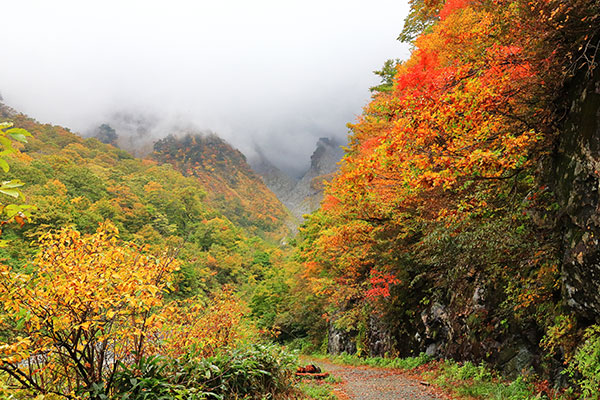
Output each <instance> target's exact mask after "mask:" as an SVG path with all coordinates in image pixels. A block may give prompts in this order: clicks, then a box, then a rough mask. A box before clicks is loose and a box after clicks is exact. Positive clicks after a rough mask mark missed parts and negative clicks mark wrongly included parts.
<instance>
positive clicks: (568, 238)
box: [553, 68, 600, 322]
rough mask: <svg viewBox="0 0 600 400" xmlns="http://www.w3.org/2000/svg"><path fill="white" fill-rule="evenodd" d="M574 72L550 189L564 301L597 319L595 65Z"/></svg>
mask: <svg viewBox="0 0 600 400" xmlns="http://www.w3.org/2000/svg"><path fill="white" fill-rule="evenodd" d="M586 74H587V71H583V72H581V73H580V74H579V76H575V78H574V79H573V81H572V82H573V84H572V85H571V87H570V92H569V93H568V98H569V100H570V104H569V106H570V109H569V110H568V114H567V115H568V116H567V119H566V121H565V125H564V128H563V131H562V133H561V135H560V142H559V143H558V146H557V149H558V150H557V152H556V155H555V159H554V171H553V178H554V182H553V184H554V186H555V187H554V191H555V193H556V194H557V197H558V200H559V203H560V206H561V209H562V210H563V220H562V221H560V224H561V225H562V226H563V232H564V234H563V245H564V253H563V254H564V257H563V270H562V276H563V282H564V289H565V293H564V296H566V300H567V303H568V304H569V305H570V306H571V307H572V308H573V309H574V310H575V311H577V312H578V313H579V314H580V315H582V316H583V317H585V318H587V319H588V320H590V321H596V322H598V321H600V246H599V241H598V240H599V238H600V186H599V178H600V68H596V69H595V70H594V72H593V75H592V76H589V75H586Z"/></svg>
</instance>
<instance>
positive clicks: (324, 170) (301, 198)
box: [250, 138, 344, 221]
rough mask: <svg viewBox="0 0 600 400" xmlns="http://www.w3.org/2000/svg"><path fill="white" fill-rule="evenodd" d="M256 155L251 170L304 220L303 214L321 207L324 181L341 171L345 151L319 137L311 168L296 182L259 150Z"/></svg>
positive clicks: (338, 144) (334, 142)
mask: <svg viewBox="0 0 600 400" xmlns="http://www.w3.org/2000/svg"><path fill="white" fill-rule="evenodd" d="M257 154H258V155H257V157H256V158H254V159H253V160H251V162H250V164H251V166H252V168H253V169H254V171H255V172H256V173H257V174H258V175H260V176H261V178H262V180H263V182H264V183H265V184H266V185H267V187H268V188H269V189H271V191H273V193H275V195H276V196H277V198H278V199H279V200H280V201H281V202H282V203H283V204H285V206H286V207H287V208H288V209H289V210H290V211H291V213H292V214H293V215H294V216H295V217H296V218H297V219H298V220H300V221H301V220H302V216H303V215H304V214H308V213H311V212H312V211H314V210H316V209H317V208H319V205H320V203H321V200H322V199H323V190H324V182H325V181H327V180H329V179H331V178H332V176H333V173H334V172H335V171H336V170H337V168H338V165H337V164H338V162H339V161H340V160H341V159H342V157H343V155H344V150H343V149H342V148H341V143H340V142H338V141H336V140H335V139H331V138H320V139H319V140H318V141H317V145H316V149H315V151H314V152H313V154H312V155H311V157H310V167H309V168H308V170H307V171H306V172H305V173H304V174H303V175H302V176H301V177H300V178H297V179H294V178H292V177H290V176H289V175H287V174H286V173H285V172H283V171H281V170H280V169H279V168H277V167H276V166H275V165H273V164H272V163H271V162H270V161H269V160H268V158H267V157H266V156H265V155H264V154H263V153H262V152H261V151H257Z"/></svg>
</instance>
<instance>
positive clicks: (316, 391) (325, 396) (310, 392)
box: [298, 382, 337, 400]
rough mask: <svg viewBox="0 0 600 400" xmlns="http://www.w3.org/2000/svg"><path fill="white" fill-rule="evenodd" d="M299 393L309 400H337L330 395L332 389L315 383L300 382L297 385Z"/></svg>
mask: <svg viewBox="0 0 600 400" xmlns="http://www.w3.org/2000/svg"><path fill="white" fill-rule="evenodd" d="M298 386H299V389H300V391H301V392H302V393H303V394H304V395H305V396H306V398H307V399H310V400H337V396H336V395H334V394H333V393H332V391H333V388H332V387H331V386H329V385H327V384H319V383H316V382H300V384H299V385H298Z"/></svg>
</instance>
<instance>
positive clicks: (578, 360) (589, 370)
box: [567, 325, 600, 400]
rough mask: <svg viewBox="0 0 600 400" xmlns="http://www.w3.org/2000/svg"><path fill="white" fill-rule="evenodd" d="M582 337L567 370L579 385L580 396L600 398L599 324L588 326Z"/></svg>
mask: <svg viewBox="0 0 600 400" xmlns="http://www.w3.org/2000/svg"><path fill="white" fill-rule="evenodd" d="M584 339H585V342H583V344H582V345H581V346H580V347H579V348H578V349H577V351H576V352H575V355H574V356H573V359H572V360H571V362H570V363H569V368H568V369H567V372H568V373H569V375H571V377H573V378H575V380H576V382H577V384H578V385H579V386H580V388H581V392H582V398H585V399H596V400H597V399H599V398H600V393H598V388H599V387H600V325H592V326H590V327H589V328H588V329H587V330H586V331H585V336H584Z"/></svg>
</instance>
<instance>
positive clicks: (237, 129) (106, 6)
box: [0, 0, 409, 171]
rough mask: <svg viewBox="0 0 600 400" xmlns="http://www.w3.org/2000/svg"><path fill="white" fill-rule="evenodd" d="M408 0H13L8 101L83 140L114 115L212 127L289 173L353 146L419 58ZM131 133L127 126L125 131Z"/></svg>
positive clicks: (5, 6) (5, 56)
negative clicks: (385, 80) (383, 83)
mask: <svg viewBox="0 0 600 400" xmlns="http://www.w3.org/2000/svg"><path fill="white" fill-rule="evenodd" d="M407 2H408V1H407V0H396V1H393V0H362V1H353V0H339V1H338V0H319V1H316V0H302V1H296V0H279V1H267V0H252V1H248V0H247V1H243V0H213V1H205V0H169V1H151V0H144V1H134V0H119V1H112V0H103V1H81V0H72V1H67V0H52V1H48V0H40V1H33V0H18V1H16V0H15V1H2V23H1V24H0V30H1V32H2V33H1V38H2V39H0V49H1V50H2V60H1V61H0V93H1V94H2V96H3V97H4V102H5V103H6V104H8V105H10V106H12V107H13V108H15V109H17V110H18V111H21V112H24V113H27V114H29V115H30V116H32V117H34V118H36V119H37V120H38V121H40V122H49V123H54V124H60V125H64V126H67V127H69V128H71V129H72V130H74V131H78V132H83V133H85V132H89V131H90V129H91V128H92V127H93V126H97V125H99V124H100V123H102V122H105V121H110V120H111V118H112V116H113V115H114V113H117V112H126V113H132V114H135V115H138V114H139V115H145V116H151V117H152V118H153V119H154V120H158V121H161V123H159V124H157V125H156V129H154V130H153V131H152V135H154V136H161V135H165V134H167V133H168V128H167V127H168V126H169V124H172V123H178V124H186V125H189V124H191V125H193V126H196V127H198V128H199V129H210V130H212V131H215V132H217V133H218V134H219V135H220V136H222V137H224V138H225V139H227V140H228V141H229V142H231V143H232V144H234V145H235V146H237V147H238V148H240V149H241V150H242V151H244V152H246V153H250V152H251V150H252V148H253V146H254V145H255V144H257V145H259V146H261V147H262V148H264V149H265V152H266V153H267V154H268V155H269V156H270V157H271V158H272V159H273V161H275V162H276V163H277V164H279V165H280V166H281V167H283V168H285V169H287V170H288V171H297V170H299V169H301V168H303V167H304V166H305V165H306V164H307V163H308V158H309V156H310V153H311V152H312V150H313V148H314V145H315V143H316V140H317V138H318V137H321V136H337V137H339V138H345V136H346V134H347V128H346V126H345V124H346V123H347V122H351V121H353V120H354V119H355V117H356V115H358V114H360V112H361V110H362V107H363V106H364V105H365V104H366V102H367V101H368V99H369V97H370V93H369V91H368V88H369V86H373V85H374V84H376V83H377V82H378V79H377V77H376V76H374V75H373V74H372V71H373V70H376V69H379V68H380V67H381V66H382V65H383V62H384V61H385V60H386V59H390V58H406V57H407V56H408V53H409V51H408V46H407V45H405V44H402V43H400V42H398V41H397V40H396V37H397V36H398V34H399V33H400V31H401V29H402V24H403V21H404V18H405V16H406V14H407V13H408V4H407ZM117 133H120V134H123V133H124V132H117Z"/></svg>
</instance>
